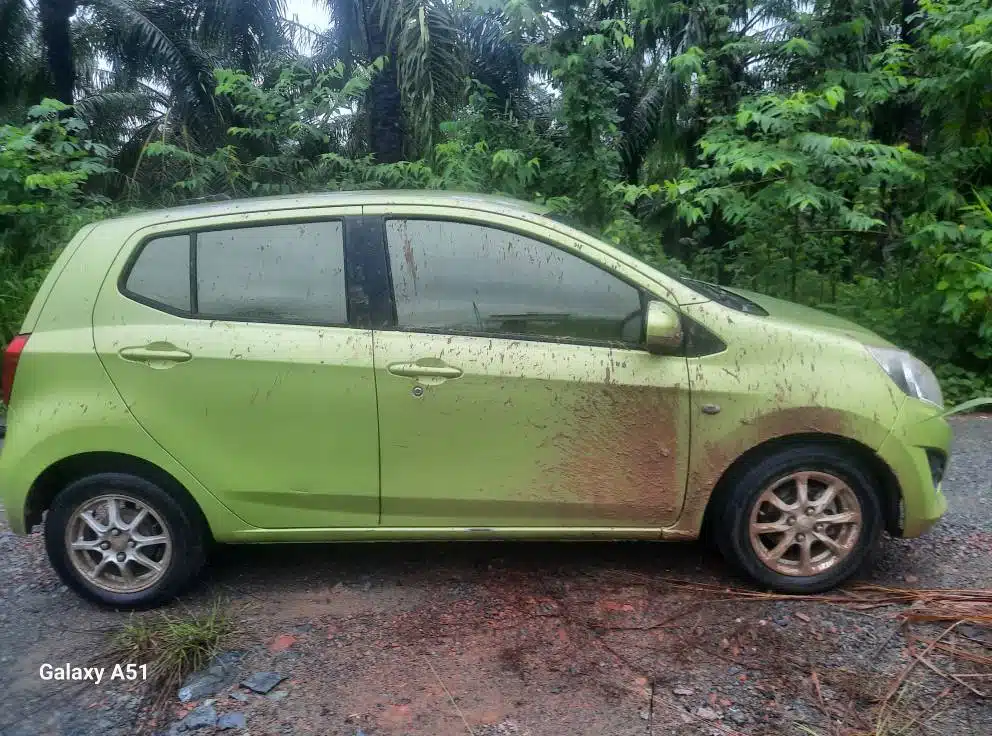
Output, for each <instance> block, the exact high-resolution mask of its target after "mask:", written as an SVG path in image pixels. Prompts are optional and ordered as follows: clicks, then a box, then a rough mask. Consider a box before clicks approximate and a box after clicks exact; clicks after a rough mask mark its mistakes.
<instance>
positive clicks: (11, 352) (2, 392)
mask: <svg viewBox="0 0 992 736" xmlns="http://www.w3.org/2000/svg"><path fill="white" fill-rule="evenodd" d="M29 337H30V335H18V336H17V337H15V338H14V339H13V340H11V341H10V344H9V345H8V346H7V349H6V350H4V351H3V365H2V366H0V401H3V403H4V404H7V405H8V406H9V405H10V393H11V391H13V389H14V373H16V372H17V363H18V361H19V360H20V359H21V353H22V352H23V351H24V346H25V345H27V344H28V338H29Z"/></svg>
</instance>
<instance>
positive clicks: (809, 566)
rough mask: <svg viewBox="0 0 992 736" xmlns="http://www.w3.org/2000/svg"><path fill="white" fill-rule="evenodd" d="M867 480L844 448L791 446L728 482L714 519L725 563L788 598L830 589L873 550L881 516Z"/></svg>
mask: <svg viewBox="0 0 992 736" xmlns="http://www.w3.org/2000/svg"><path fill="white" fill-rule="evenodd" d="M871 478H872V476H871V474H870V473H868V472H867V471H866V470H865V469H864V468H863V467H862V464H861V463H860V462H859V461H858V460H857V459H856V458H854V457H852V456H850V455H849V454H848V453H847V452H845V451H844V449H843V448H840V447H835V446H833V445H806V446H796V447H790V448H788V449H786V450H782V451H780V452H778V453H776V454H774V455H770V456H767V457H765V458H763V459H762V460H760V461H759V462H757V463H756V464H755V465H753V466H752V467H751V468H749V469H747V470H745V471H744V472H743V473H742V474H741V475H740V476H738V478H737V479H736V482H734V483H733V486H732V487H731V489H730V491H729V492H728V494H727V495H726V497H725V498H724V503H723V505H722V508H720V509H719V511H718V513H717V515H716V520H715V521H716V523H715V524H714V527H715V529H714V532H715V535H716V538H717V543H718V544H719V546H720V549H721V551H722V552H723V554H724V556H725V557H726V558H727V559H728V560H729V561H731V562H733V563H735V564H737V565H738V566H740V567H741V568H742V569H743V570H744V571H745V572H747V573H748V574H749V575H750V576H751V577H753V578H755V579H756V580H757V581H759V582H760V583H762V584H764V585H766V586H768V587H770V588H773V589H775V590H779V591H783V592H787V593H815V592H819V591H823V590H827V589H829V588H832V587H834V586H835V585H837V584H838V583H840V582H842V581H843V580H846V579H847V578H849V577H850V576H851V575H853V574H854V573H855V572H857V570H858V569H859V568H860V567H861V566H862V564H863V563H864V562H865V560H866V559H867V558H868V557H869V556H870V553H871V552H872V551H873V550H874V549H875V548H876V547H877V545H878V541H879V538H880V536H881V532H882V514H881V507H880V504H879V500H878V496H877V495H876V492H875V490H874V485H873V483H872V480H871Z"/></svg>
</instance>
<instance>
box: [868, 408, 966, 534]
mask: <svg viewBox="0 0 992 736" xmlns="http://www.w3.org/2000/svg"><path fill="white" fill-rule="evenodd" d="M950 447H951V427H950V425H949V424H948V423H947V420H945V419H944V418H943V417H942V416H940V415H939V410H938V409H937V408H936V407H933V406H930V405H927V404H924V403H923V402H921V401H917V400H915V399H908V400H907V401H906V403H905V404H904V405H903V407H902V410H901V411H900V412H899V418H898V419H897V420H896V423H895V425H894V426H893V428H892V432H891V433H890V434H889V436H888V437H887V438H886V439H885V441H884V442H883V443H882V446H881V447H879V449H878V454H879V456H880V457H881V458H882V459H883V460H884V461H885V462H886V464H887V465H888V466H889V468H891V470H892V472H893V474H894V475H895V477H896V481H897V482H898V485H899V489H900V492H901V496H902V499H901V500H902V504H901V513H900V521H899V524H898V531H899V534H900V536H903V537H918V536H920V535H921V534H924V533H925V532H926V531H927V530H929V529H930V527H932V526H933V525H934V524H935V523H936V522H937V520H938V519H940V517H941V516H943V515H944V512H945V511H946V510H947V498H946V497H945V496H944V493H943V492H942V490H941V487H940V475H941V474H942V470H943V468H941V467H939V466H940V462H939V460H940V459H941V458H943V461H944V462H943V467H946V461H947V458H948V457H949V454H950Z"/></svg>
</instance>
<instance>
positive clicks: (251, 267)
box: [125, 221, 348, 325]
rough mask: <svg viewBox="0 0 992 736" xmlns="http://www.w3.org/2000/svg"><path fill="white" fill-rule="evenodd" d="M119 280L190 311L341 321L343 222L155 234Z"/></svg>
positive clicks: (146, 297) (247, 318) (150, 299)
mask: <svg viewBox="0 0 992 736" xmlns="http://www.w3.org/2000/svg"><path fill="white" fill-rule="evenodd" d="M191 246H192V248H191ZM191 252H192V254H193V258H192V260H191V258H190V254H191ZM125 288H126V290H127V291H128V292H129V293H130V294H132V295H133V296H136V297H138V298H139V299H140V300H142V301H145V302H147V303H150V304H151V305H152V306H161V307H165V308H167V309H166V311H179V312H182V313H184V314H192V315H193V316H195V317H203V318H212V319H230V320H235V321H241V322H297V323H304V324H332V325H333V324H342V325H343V324H347V322H348V310H347V296H346V289H345V274H344V231H343V225H342V223H341V222H340V221H326V222H310V223H295V224H284V225H265V226H260V227H242V228H229V229H225V230H209V231H202V232H196V233H192V234H187V235H171V236H167V237H162V238H155V239H153V240H150V241H148V242H147V243H146V244H145V246H144V247H143V248H142V249H141V252H140V253H139V254H138V258H137V260H136V261H135V262H134V265H133V266H132V268H131V271H130V273H129V274H128V276H127V280H126V282H125Z"/></svg>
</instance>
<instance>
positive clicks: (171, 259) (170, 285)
mask: <svg viewBox="0 0 992 736" xmlns="http://www.w3.org/2000/svg"><path fill="white" fill-rule="evenodd" d="M126 287H127V289H128V291H130V292H131V293H133V294H136V295H137V296H140V297H142V298H144V299H149V300H151V301H154V302H158V303H159V304H164V305H165V306H168V307H172V308H173V309H179V310H182V311H184V312H188V311H189V308H190V298H189V235H170V236H168V237H165V238H155V239H154V240H149V241H148V242H147V243H145V246H144V248H142V249H141V252H140V253H139V254H138V259H137V260H136V261H135V262H134V266H133V267H132V268H131V273H130V274H128V277H127V284H126Z"/></svg>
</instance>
